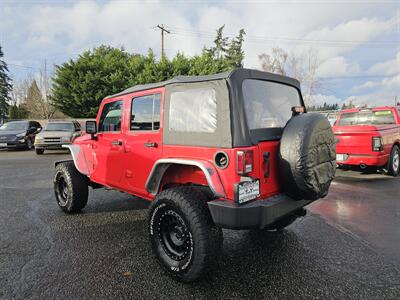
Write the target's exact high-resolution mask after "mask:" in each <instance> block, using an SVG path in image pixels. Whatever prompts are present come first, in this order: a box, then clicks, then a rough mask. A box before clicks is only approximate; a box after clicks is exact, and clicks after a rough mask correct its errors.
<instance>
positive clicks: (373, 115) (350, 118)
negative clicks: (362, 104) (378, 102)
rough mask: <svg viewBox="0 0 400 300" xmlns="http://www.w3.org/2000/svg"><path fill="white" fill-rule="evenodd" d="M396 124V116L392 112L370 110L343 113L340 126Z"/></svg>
mask: <svg viewBox="0 0 400 300" xmlns="http://www.w3.org/2000/svg"><path fill="white" fill-rule="evenodd" d="M395 123H396V122H395V119H394V115H393V112H392V111H391V110H376V111H371V110H368V111H358V112H351V113H343V114H341V116H340V120H339V126H352V125H384V124H395Z"/></svg>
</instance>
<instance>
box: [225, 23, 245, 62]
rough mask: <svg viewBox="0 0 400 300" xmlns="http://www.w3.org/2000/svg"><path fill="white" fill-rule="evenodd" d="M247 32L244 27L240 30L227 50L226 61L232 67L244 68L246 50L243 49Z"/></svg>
mask: <svg viewBox="0 0 400 300" xmlns="http://www.w3.org/2000/svg"><path fill="white" fill-rule="evenodd" d="M245 34H246V32H245V31H244V29H241V30H240V31H239V35H238V36H237V37H235V38H234V39H232V41H231V43H230V45H229V48H228V49H227V52H226V61H227V64H228V66H229V67H231V68H242V67H243V59H244V51H243V49H242V46H243V41H244V36H245Z"/></svg>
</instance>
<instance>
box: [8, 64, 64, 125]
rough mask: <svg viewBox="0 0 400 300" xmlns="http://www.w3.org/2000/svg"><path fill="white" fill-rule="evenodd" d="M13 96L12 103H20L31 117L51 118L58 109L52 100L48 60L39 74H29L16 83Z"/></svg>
mask: <svg viewBox="0 0 400 300" xmlns="http://www.w3.org/2000/svg"><path fill="white" fill-rule="evenodd" d="M11 98H12V100H11V101H12V104H15V105H20V106H21V107H22V108H23V109H25V110H26V111H27V112H28V116H29V117H30V118H38V119H50V118H52V117H53V116H54V114H55V113H56V109H55V107H54V106H53V105H52V103H51V101H50V99H51V81H50V76H49V74H48V71H47V63H46V61H45V62H44V64H43V66H42V67H41V68H40V70H39V73H38V74H35V75H28V77H27V78H26V79H24V80H22V81H19V82H17V83H16V84H14V89H13V91H12V93H11Z"/></svg>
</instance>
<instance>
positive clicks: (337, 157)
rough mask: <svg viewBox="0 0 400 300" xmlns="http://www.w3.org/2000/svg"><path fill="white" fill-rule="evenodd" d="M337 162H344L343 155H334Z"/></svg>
mask: <svg viewBox="0 0 400 300" xmlns="http://www.w3.org/2000/svg"><path fill="white" fill-rule="evenodd" d="M336 160H337V161H344V154H336Z"/></svg>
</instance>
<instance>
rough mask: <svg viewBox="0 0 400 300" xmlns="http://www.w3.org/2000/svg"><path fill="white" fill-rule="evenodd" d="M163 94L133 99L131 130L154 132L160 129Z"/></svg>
mask: <svg viewBox="0 0 400 300" xmlns="http://www.w3.org/2000/svg"><path fill="white" fill-rule="evenodd" d="M160 102H161V94H152V95H146V96H141V97H137V98H133V100H132V110H131V125H130V129H131V130H146V131H150V130H152V131H154V130H158V129H160Z"/></svg>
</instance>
